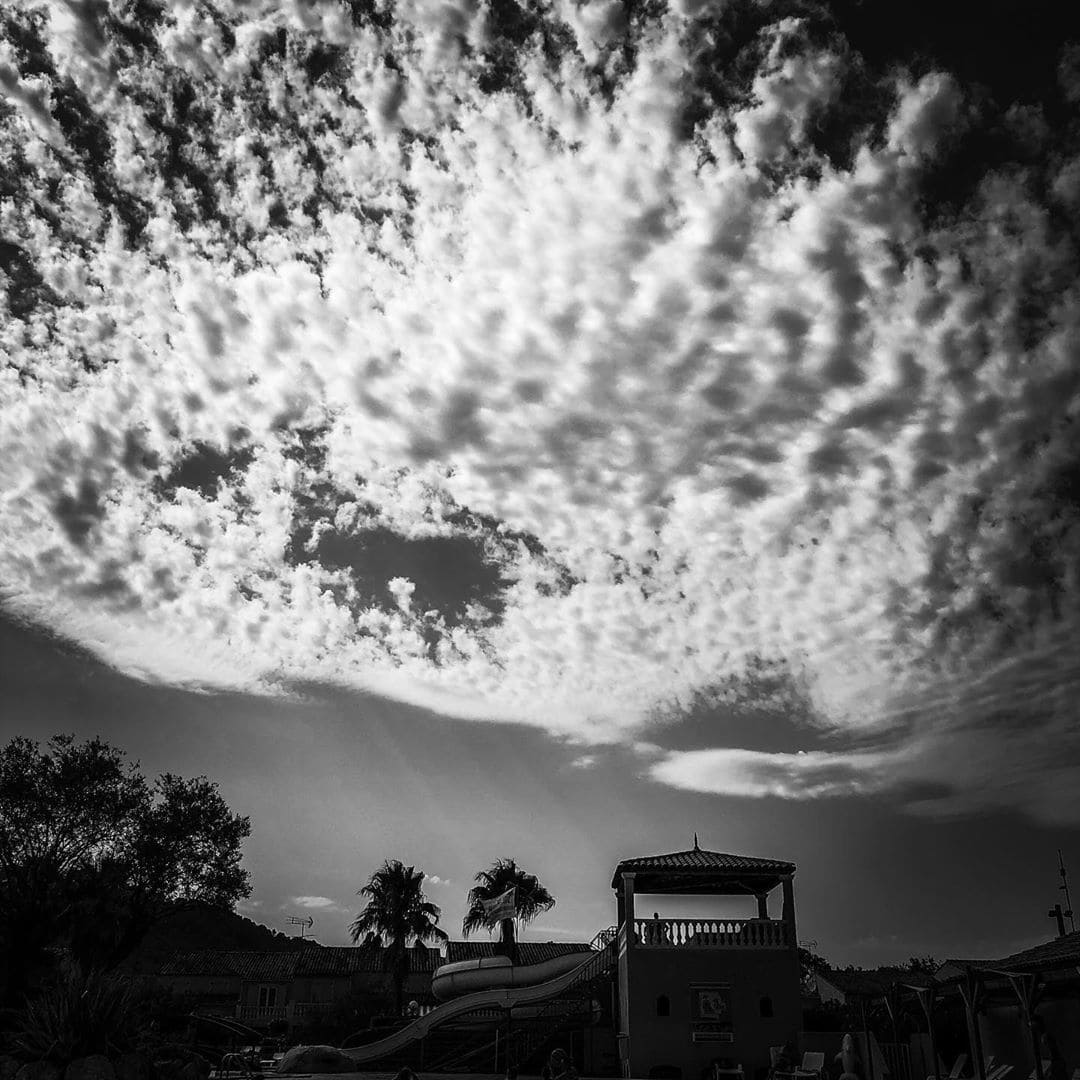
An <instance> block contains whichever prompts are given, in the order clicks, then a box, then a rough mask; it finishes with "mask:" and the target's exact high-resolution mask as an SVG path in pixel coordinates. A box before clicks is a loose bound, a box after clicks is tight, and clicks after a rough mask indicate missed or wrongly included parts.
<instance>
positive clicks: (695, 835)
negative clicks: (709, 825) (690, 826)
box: [694, 830, 701, 851]
mask: <svg viewBox="0 0 1080 1080" xmlns="http://www.w3.org/2000/svg"><path fill="white" fill-rule="evenodd" d="M694 850H695V851H700V850H701V848H700V847H698V842H697V832H696V830H695V832H694Z"/></svg>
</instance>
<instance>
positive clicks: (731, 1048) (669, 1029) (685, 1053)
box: [620, 949, 802, 1080]
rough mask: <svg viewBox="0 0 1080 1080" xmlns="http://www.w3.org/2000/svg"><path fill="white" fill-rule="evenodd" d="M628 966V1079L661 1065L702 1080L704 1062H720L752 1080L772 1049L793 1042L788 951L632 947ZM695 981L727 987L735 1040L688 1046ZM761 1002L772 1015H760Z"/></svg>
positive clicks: (795, 994)
mask: <svg viewBox="0 0 1080 1080" xmlns="http://www.w3.org/2000/svg"><path fill="white" fill-rule="evenodd" d="M626 966H627V968H628V972H627V975H628V983H629V1011H628V1020H629V1033H630V1073H631V1075H632V1076H635V1077H647V1076H648V1075H649V1071H650V1070H651V1069H653V1068H655V1067H657V1066H665V1065H666V1066H676V1067H678V1068H680V1069H682V1076H683V1080H699V1077H700V1075H701V1072H702V1070H703V1069H704V1068H705V1067H706V1066H707V1065H708V1064H709V1062H711V1061H712V1060H713V1059H714V1058H717V1057H722V1058H731V1059H732V1060H734V1061H736V1062H739V1063H741V1064H742V1066H743V1070H744V1072H745V1075H746V1078H747V1080H753V1078H754V1076H755V1073H756V1072H757V1071H758V1070H759V1069H766V1068H767V1067H768V1065H769V1047H770V1046H777V1045H779V1044H782V1043H783V1042H784V1041H785V1040H787V1039H789V1038H793V1037H795V1036H796V1035H797V1033H798V1031H799V1028H800V1027H801V1021H802V1009H801V1000H800V997H799V962H798V956H797V954H796V952H795V951H794V950H793V949H775V950H773V949H632V950H631V951H630V952H629V953H628V955H627V964H626ZM620 974H622V973H620ZM622 982H623V979H622V978H621V979H620V983H622ZM694 983H730V985H731V1012H732V1017H731V1019H732V1025H733V1035H734V1041H732V1042H713V1041H710V1042H697V1043H695V1042H694V1041H693V1040H692V1036H691V1031H692V1017H691V987H692V984H694ZM661 995H663V996H665V997H667V999H668V1002H669V1007H670V1014H669V1015H668V1016H666V1017H663V1016H657V998H658V997H660V996H661ZM763 998H768V999H769V1000H770V1001H771V1003H772V1014H773V1015H772V1016H771V1017H767V1016H762V1014H761V1002H762V999H763Z"/></svg>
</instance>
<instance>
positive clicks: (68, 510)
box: [53, 478, 105, 547]
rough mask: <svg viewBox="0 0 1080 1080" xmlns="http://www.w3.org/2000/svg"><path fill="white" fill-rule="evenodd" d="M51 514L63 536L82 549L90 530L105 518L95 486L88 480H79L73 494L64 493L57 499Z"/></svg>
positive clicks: (98, 492)
mask: <svg viewBox="0 0 1080 1080" xmlns="http://www.w3.org/2000/svg"><path fill="white" fill-rule="evenodd" d="M53 514H54V516H55V517H56V523H57V524H58V525H59V526H60V528H61V529H62V530H63V532H64V535H65V536H66V537H67V538H68V539H69V540H70V541H71V542H72V543H73V544H75V545H76V546H77V547H82V546H83V545H84V544H85V543H86V540H87V537H88V536H89V535H90V532H91V530H92V529H93V528H94V526H95V525H97V524H98V522H100V521H101V519H102V518H103V517H104V516H105V510H104V508H103V507H102V505H101V492H100V491H99V490H98V486H97V484H95V483H93V481H91V480H89V479H85V478H84V479H83V480H81V481H80V482H79V485H78V487H77V488H76V490H75V492H74V494H72V493H70V492H65V493H64V494H62V495H60V496H58V497H57V499H56V501H55V502H54V503H53Z"/></svg>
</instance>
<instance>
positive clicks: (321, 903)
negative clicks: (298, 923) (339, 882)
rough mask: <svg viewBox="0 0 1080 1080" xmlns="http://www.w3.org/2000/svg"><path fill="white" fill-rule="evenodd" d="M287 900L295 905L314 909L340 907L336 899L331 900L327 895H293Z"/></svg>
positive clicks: (322, 909)
mask: <svg viewBox="0 0 1080 1080" xmlns="http://www.w3.org/2000/svg"><path fill="white" fill-rule="evenodd" d="M289 902H290V903H291V904H293V905H294V906H296V907H302V908H310V909H311V910H314V911H326V910H329V909H340V907H341V905H340V904H338V902H337V901H336V900H331V899H330V897H329V896H294V897H292V898H291V900H290V901H289Z"/></svg>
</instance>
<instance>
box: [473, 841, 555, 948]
mask: <svg viewBox="0 0 1080 1080" xmlns="http://www.w3.org/2000/svg"><path fill="white" fill-rule="evenodd" d="M474 880H475V881H476V885H475V886H474V887H473V888H472V889H470V890H469V896H468V900H467V903H468V905H469V907H468V910H467V911H466V913H465V918H464V920H463V922H462V924H461V930H462V933H463V934H464V935H465V936H466V937H468V936H469V934H471V933H472V932H473V931H474V930H479V929H481V928H485V929H488V930H492V929H494V928H495V926H496V925H498V927H499V950H498V951H499V952H502V953H504V954H505V955H507V956H509V957H510V959H511V960H513V961H514V962H515V963H516V962H517V941H516V939H515V936H514V921H515V919H520V920H521V922H522V923H527V922H531V921H532V920H533V919H535V918H536V916H537V915H540V914H542V913H543V912H545V911H550V910H551V909H552V908H553V907H554V906H555V898H554V897H553V896H552V895H551V893H549V892H548V891H547V889H545V888H544V886H543V885H541V884H540V881H539V879H538V878H537V877H536V875H535V874H529V873H527V872H526V871H524V870H522V869H521V868H520V867H519V866H518V865H517V863H516V862H514V860H513V859H496V861H495V862H494V863H492V864H491V866H490V867H489V868H488V869H487V870H481V871H480V873H478V874H477V875H476V878H475V879H474ZM511 888H512V889H513V890H514V918H513V919H495V918H492V917H491V916H489V915H488V913H487V910H486V909H485V907H484V903H485V901H487V902H490V901H492V900H494V899H496V898H497V897H499V896H502V894H503V893H505V892H506V891H507V889H511Z"/></svg>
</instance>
